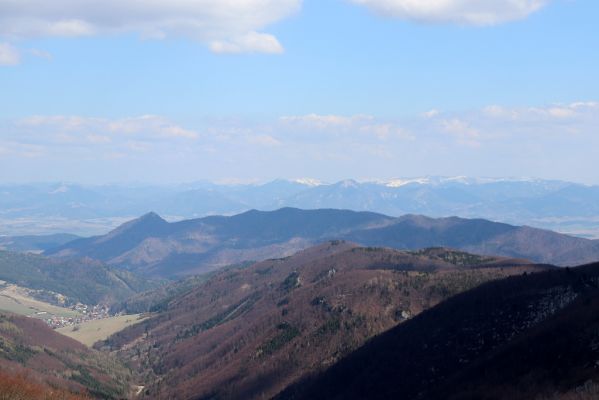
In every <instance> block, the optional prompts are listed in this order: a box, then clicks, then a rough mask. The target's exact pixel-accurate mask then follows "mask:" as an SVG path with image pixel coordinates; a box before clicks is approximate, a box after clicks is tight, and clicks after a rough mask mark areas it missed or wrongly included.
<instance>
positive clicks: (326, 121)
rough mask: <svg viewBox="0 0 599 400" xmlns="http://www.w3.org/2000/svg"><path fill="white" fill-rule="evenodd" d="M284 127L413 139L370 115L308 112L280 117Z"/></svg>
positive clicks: (399, 129)
mask: <svg viewBox="0 0 599 400" xmlns="http://www.w3.org/2000/svg"><path fill="white" fill-rule="evenodd" d="M280 122H281V123H282V124H283V126H284V127H285V128H286V129H291V130H296V131H300V133H301V132H304V133H310V132H314V131H318V132H320V133H324V134H329V135H332V136H345V137H352V136H355V135H356V134H361V135H364V136H366V137H376V138H378V139H380V140H387V139H392V138H401V139H413V137H412V135H411V134H409V133H408V131H407V130H406V129H404V128H402V127H400V126H399V125H398V124H396V123H393V122H389V121H384V120H379V119H376V118H375V117H373V116H371V115H353V116H344V115H319V114H308V115H299V116H286V117H281V118H280Z"/></svg>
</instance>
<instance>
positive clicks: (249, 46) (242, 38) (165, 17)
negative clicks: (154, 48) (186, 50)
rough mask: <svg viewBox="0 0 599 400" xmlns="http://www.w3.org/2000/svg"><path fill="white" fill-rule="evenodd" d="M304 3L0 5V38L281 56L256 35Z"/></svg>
mask: <svg viewBox="0 0 599 400" xmlns="http://www.w3.org/2000/svg"><path fill="white" fill-rule="evenodd" d="M301 2H302V0H177V1H163V0H144V1H142V0H53V1H52V2H48V1H46V0H28V1H17V0H0V35H1V36H4V37H10V38H29V37H48V36H53V37H56V36H58V37H80V36H89V35H99V34H119V33H129V32H134V33H138V34H139V35H141V36H142V37H144V38H156V39H161V38H166V37H186V38H191V39H194V40H198V41H201V42H203V43H206V44H207V45H208V46H209V47H210V48H211V49H212V50H213V51H215V52H218V53H240V52H263V53H280V52H281V51H282V46H281V44H280V43H279V42H278V40H277V39H276V38H275V37H274V36H272V35H270V34H266V33H261V32H260V30H262V29H264V28H266V27H267V26H269V25H270V24H273V23H275V22H278V21H280V20H282V19H284V18H285V17H287V16H289V15H291V14H293V13H294V12H296V11H297V10H298V9H299V8H300V7H301Z"/></svg>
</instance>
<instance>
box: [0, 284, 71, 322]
mask: <svg viewBox="0 0 599 400" xmlns="http://www.w3.org/2000/svg"><path fill="white" fill-rule="evenodd" d="M0 310H2V311H9V312H12V313H15V314H19V315H25V316H31V317H36V318H41V319H45V318H49V317H51V316H53V315H56V316H60V317H77V316H79V315H81V314H79V313H78V312H77V311H73V310H70V309H68V308H63V307H57V306H54V305H52V304H49V303H45V302H43V301H39V300H36V299H34V298H33V297H31V296H29V295H28V293H27V290H26V289H24V288H21V287H18V286H15V285H5V286H0Z"/></svg>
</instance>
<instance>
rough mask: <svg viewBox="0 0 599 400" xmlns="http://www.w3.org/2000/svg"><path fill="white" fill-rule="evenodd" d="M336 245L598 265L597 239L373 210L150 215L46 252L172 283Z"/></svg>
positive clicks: (285, 210) (488, 222)
mask: <svg viewBox="0 0 599 400" xmlns="http://www.w3.org/2000/svg"><path fill="white" fill-rule="evenodd" d="M333 239H343V240H349V241H353V242H356V243H358V244H361V245H366V246H379V247H380V246H382V247H392V248H396V249H407V250H414V249H420V248H425V247H450V248H455V249H460V250H465V251H470V252H473V253H477V254H487V255H500V256H506V257H514V258H524V259H529V260H531V261H534V262H539V263H551V264H558V265H578V264H583V263H587V262H593V261H596V260H599V242H598V241H591V240H587V239H582V238H576V237H571V236H567V235H562V234H558V233H555V232H550V231H544V230H539V229H534V228H529V227H517V226H512V225H508V224H502V223H496V222H491V221H487V220H481V219H474V220H469V219H462V218H457V217H452V218H441V219H434V218H428V217H424V216H417V215H407V216H404V217H400V218H393V217H389V216H385V215H382V214H376V213H370V212H354V211H347V210H332V209H323V210H300V209H294V208H283V209H280V210H277V211H270V212H264V211H255V210H253V211H248V212H246V213H243V214H239V215H235V216H232V217H205V218H200V219H194V220H187V221H181V222H176V223H168V222H166V221H165V220H163V219H161V218H160V217H159V216H158V215H157V214H155V213H150V214H146V215H144V216H143V217H141V218H139V219H137V220H134V221H130V222H128V223H127V224H125V225H123V226H121V227H119V228H117V229H116V230H114V231H112V232H111V233H109V234H108V235H104V236H98V237H92V238H87V239H79V240H76V241H74V242H71V243H67V244H66V245H64V246H61V247H58V248H56V249H52V250H50V251H48V252H47V253H46V254H48V255H52V256H55V257H92V258H95V259H98V260H101V261H103V262H107V263H109V264H110V265H114V266H118V267H120V268H126V269H131V270H133V271H137V272H140V273H143V274H146V275H149V276H163V277H173V276H181V275H190V274H194V273H200V272H206V271H210V270H214V269H217V268H219V267H222V266H225V265H230V264H235V263H239V262H244V261H248V260H263V259H267V258H276V257H284V256H288V255H291V254H293V253H295V252H297V251H299V250H302V249H305V248H307V247H310V246H312V245H314V244H317V243H319V242H323V241H326V240H333Z"/></svg>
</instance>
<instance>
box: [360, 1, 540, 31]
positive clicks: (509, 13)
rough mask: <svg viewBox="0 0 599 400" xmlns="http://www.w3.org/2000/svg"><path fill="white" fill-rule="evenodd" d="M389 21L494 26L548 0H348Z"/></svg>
mask: <svg viewBox="0 0 599 400" xmlns="http://www.w3.org/2000/svg"><path fill="white" fill-rule="evenodd" d="M349 1H351V2H352V3H355V4H359V5H363V6H366V7H368V8H370V9H371V10H373V11H374V12H376V13H378V14H381V15H384V16H389V17H393V18H400V19H406V20H413V21H418V22H427V23H455V24H460V25H475V26H484V25H496V24H500V23H503V22H508V21H513V20H518V19H522V18H525V17H527V16H528V15H530V14H532V13H534V12H536V11H538V10H540V9H541V8H542V7H543V6H545V5H546V4H547V3H548V2H549V0H483V1H481V0H349Z"/></svg>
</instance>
